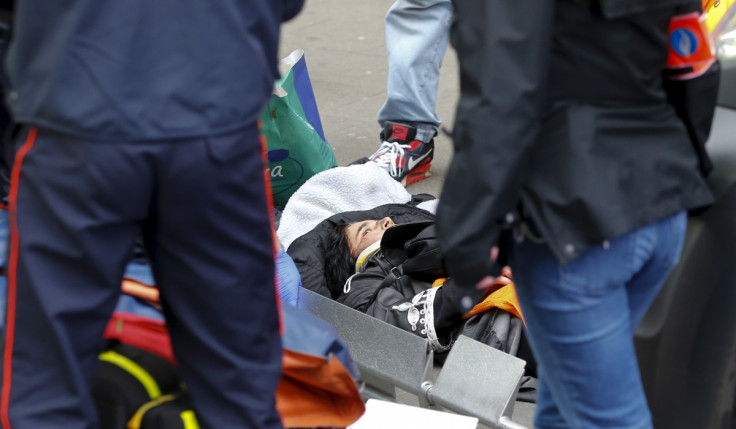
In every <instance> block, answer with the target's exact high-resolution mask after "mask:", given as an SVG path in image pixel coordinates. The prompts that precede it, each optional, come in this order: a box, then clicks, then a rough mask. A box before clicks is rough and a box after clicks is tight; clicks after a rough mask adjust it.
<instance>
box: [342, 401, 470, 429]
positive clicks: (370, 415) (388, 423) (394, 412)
mask: <svg viewBox="0 0 736 429" xmlns="http://www.w3.org/2000/svg"><path fill="white" fill-rule="evenodd" d="M477 427H478V419H477V418H475V417H468V416H461V415H458V414H452V413H446V412H444V411H437V410H428V409H426V408H419V407H412V406H410V405H404V404H397V403H394V402H387V401H379V400H376V399H369V400H368V401H367V402H366V403H365V413H364V414H363V416H362V417H361V418H360V419H358V421H357V422H355V423H353V424H352V425H350V426H348V429H406V428H422V429H448V428H452V429H476V428H477Z"/></svg>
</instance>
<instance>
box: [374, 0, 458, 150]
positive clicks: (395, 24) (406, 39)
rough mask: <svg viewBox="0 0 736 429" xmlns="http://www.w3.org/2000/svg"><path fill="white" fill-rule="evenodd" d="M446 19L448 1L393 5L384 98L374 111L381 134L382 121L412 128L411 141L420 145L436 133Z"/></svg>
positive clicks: (415, 0) (409, 0)
mask: <svg viewBox="0 0 736 429" xmlns="http://www.w3.org/2000/svg"><path fill="white" fill-rule="evenodd" d="M451 19H452V3H451V1H450V0H397V1H396V2H395V3H394V4H393V6H391V8H390V9H389V11H388V13H387V15H386V49H387V54H388V64H389V70H388V87H387V99H386V102H385V103H384V105H383V107H381V109H380V110H379V112H378V123H379V125H380V126H381V128H382V129H383V128H384V125H385V124H386V121H394V122H400V123H403V124H406V125H411V126H415V127H417V137H416V138H417V139H418V140H421V141H424V142H428V141H430V140H431V139H432V137H434V136H435V135H436V134H437V127H439V125H440V123H441V119H440V117H439V116H438V115H437V113H436V112H435V107H436V104H437V89H438V85H439V74H440V66H441V65H442V59H443V58H444V55H445V51H446V50H447V44H448V38H449V31H450V21H451Z"/></svg>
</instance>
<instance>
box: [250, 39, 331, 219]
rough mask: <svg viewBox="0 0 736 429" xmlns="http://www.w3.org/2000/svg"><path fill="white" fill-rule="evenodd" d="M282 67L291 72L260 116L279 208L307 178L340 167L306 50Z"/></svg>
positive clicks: (278, 83) (280, 82) (285, 75)
mask: <svg viewBox="0 0 736 429" xmlns="http://www.w3.org/2000/svg"><path fill="white" fill-rule="evenodd" d="M281 65H282V66H285V67H288V70H287V71H285V72H284V73H283V75H282V77H281V79H279V80H278V81H277V82H276V84H275V87H274V92H273V95H272V96H271V101H270V102H269V103H268V106H266V108H265V109H264V110H263V113H261V124H262V132H263V136H264V137H265V138H266V142H267V148H268V172H269V174H270V176H271V190H272V194H273V202H274V206H276V207H277V208H279V209H283V208H284V206H285V205H286V202H287V201H288V200H289V197H291V195H292V194H293V193H294V192H295V191H296V190H297V189H299V187H300V186H301V185H302V184H303V183H304V182H306V181H307V179H309V178H310V177H312V176H314V175H315V174H317V173H319V172H320V171H324V170H327V169H328V168H332V167H335V166H336V165H337V160H336V159H335V154H334V153H333V152H332V148H331V147H330V145H329V144H328V143H327V140H326V139H325V137H324V131H323V130H322V123H321V122H320V119H319V111H318V110H317V103H316V100H315V98H314V92H313V91H312V84H311V81H310V80H309V74H308V72H307V65H306V61H305V60H304V51H302V50H301V49H298V50H295V51H294V52H292V53H291V54H290V55H289V56H288V57H286V58H284V59H283V60H281Z"/></svg>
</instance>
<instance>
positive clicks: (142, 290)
mask: <svg viewBox="0 0 736 429" xmlns="http://www.w3.org/2000/svg"><path fill="white" fill-rule="evenodd" d="M122 289H123V293H127V294H128V295H130V296H134V297H136V298H143V299H145V300H146V301H149V302H150V303H151V304H152V305H154V306H156V307H159V308H160V302H159V298H160V296H159V295H160V294H159V291H158V288H156V287H154V286H148V285H145V284H143V283H139V282H137V281H135V280H130V279H123V285H122Z"/></svg>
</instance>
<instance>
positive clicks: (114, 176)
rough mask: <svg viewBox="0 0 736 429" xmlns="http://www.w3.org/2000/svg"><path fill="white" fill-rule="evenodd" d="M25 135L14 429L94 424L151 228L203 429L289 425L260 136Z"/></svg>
mask: <svg viewBox="0 0 736 429" xmlns="http://www.w3.org/2000/svg"><path fill="white" fill-rule="evenodd" d="M19 139H20V141H19V142H18V145H19V147H18V152H17V155H16V160H15V164H14V167H13V171H12V177H11V191H10V217H11V220H10V228H11V230H10V231H11V245H10V258H9V271H8V282H9V283H8V284H9V293H8V319H7V324H6V326H7V330H6V338H5V349H4V353H3V379H2V396H1V397H0V423H2V428H3V429H11V428H13V429H60V428H64V429H76V428H79V429H82V428H84V429H86V428H97V426H98V424H97V417H96V410H95V407H94V403H93V400H92V398H91V397H90V389H89V386H90V382H91V379H92V378H93V374H94V372H95V368H96V364H97V361H98V357H97V356H98V353H100V351H101V348H102V346H103V340H102V334H103V330H104V328H105V326H106V324H107V322H108V320H109V318H110V315H111V313H112V311H113V308H114V307H115V304H116V302H117V299H118V296H119V293H120V286H121V279H122V276H123V272H124V269H125V267H126V265H127V263H128V261H129V259H130V256H131V252H132V249H133V245H134V242H135V240H136V238H137V237H138V235H139V234H140V233H141V231H142V232H143V234H144V238H145V242H146V248H147V251H148V254H149V256H150V258H151V264H152V268H153V274H154V278H155V280H156V283H157V285H158V287H159V289H160V291H161V299H162V304H163V307H164V312H165V315H166V320H167V324H168V327H169V330H170V332H171V339H172V344H173V348H174V353H175V355H176V358H177V360H178V362H179V366H180V374H181V376H182V378H183V380H184V382H185V383H186V385H187V387H188V389H189V391H190V393H191V396H192V399H193V402H194V405H195V409H196V411H197V414H198V417H199V421H200V424H201V426H202V427H211V428H218V429H219V428H259V429H261V428H281V427H282V426H281V420H280V417H279V415H278V413H277V411H276V409H275V399H274V392H275V390H276V386H277V384H278V381H279V378H280V375H281V338H280V335H279V311H278V303H277V297H276V292H275V288H274V255H273V241H272V240H273V235H272V232H271V224H270V216H269V214H270V209H269V197H268V194H267V191H266V186H265V178H264V168H263V159H262V147H261V141H260V137H259V130H258V127H257V126H256V125H255V124H254V125H253V126H251V127H248V128H246V129H243V130H240V131H237V132H232V133H229V134H227V135H223V136H217V137H206V138H195V139H182V140H176V141H156V142H105V141H92V140H85V139H80V138H78V137H70V136H67V135H63V134H59V133H54V132H51V131H47V130H43V129H35V128H26V129H25V130H24V132H22V133H21V134H20V136H19Z"/></svg>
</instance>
